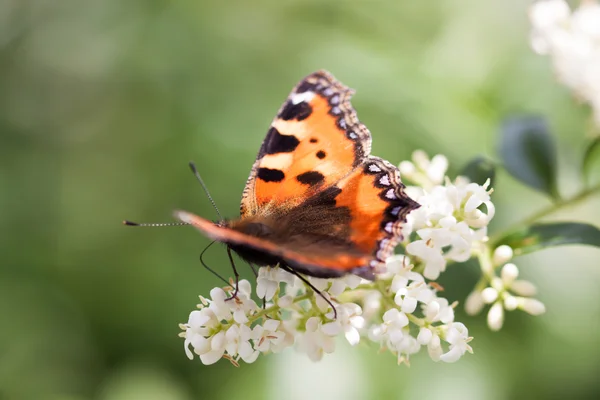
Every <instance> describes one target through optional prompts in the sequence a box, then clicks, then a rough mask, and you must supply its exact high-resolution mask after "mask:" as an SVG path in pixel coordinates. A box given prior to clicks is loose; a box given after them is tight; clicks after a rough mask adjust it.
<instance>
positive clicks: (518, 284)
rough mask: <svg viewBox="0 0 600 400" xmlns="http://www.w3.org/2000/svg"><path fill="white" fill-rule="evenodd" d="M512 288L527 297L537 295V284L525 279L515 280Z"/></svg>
mask: <svg viewBox="0 0 600 400" xmlns="http://www.w3.org/2000/svg"><path fill="white" fill-rule="evenodd" d="M510 288H511V290H512V291H513V292H515V293H516V294H518V295H520V296H525V297H531V296H535V294H536V293H537V288H536V287H535V285H534V284H533V283H531V282H529V281H524V280H518V281H514V282H513V283H512V284H511V285H510Z"/></svg>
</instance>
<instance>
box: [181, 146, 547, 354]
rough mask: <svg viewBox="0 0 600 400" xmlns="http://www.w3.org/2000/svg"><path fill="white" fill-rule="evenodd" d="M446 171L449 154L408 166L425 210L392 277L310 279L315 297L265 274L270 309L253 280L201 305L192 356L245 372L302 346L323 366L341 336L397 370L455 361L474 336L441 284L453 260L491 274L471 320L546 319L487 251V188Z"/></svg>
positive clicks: (298, 283)
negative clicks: (419, 360) (385, 355)
mask: <svg viewBox="0 0 600 400" xmlns="http://www.w3.org/2000/svg"><path fill="white" fill-rule="evenodd" d="M447 168H448V161H447V159H446V158H445V157H444V156H441V155H437V156H435V157H433V158H432V159H431V160H430V159H429V158H428V156H427V155H426V154H425V153H423V152H420V151H417V152H415V153H414V154H413V161H412V162H403V163H401V164H400V171H401V174H402V175H403V179H404V180H405V181H410V182H413V183H417V184H418V185H419V186H408V187H407V191H408V192H409V195H410V196H411V197H412V198H413V199H415V200H416V201H417V202H419V203H420V204H421V207H420V208H419V209H417V210H415V211H413V212H412V213H411V214H410V215H409V216H408V221H407V223H406V224H405V226H404V227H403V233H404V237H405V239H404V242H403V246H404V248H405V250H406V254H405V255H395V256H392V257H390V258H389V259H388V260H387V262H386V267H387V268H386V269H387V271H386V272H384V273H381V274H379V275H378V276H377V279H376V281H375V282H370V281H367V280H363V279H361V278H359V277H357V276H354V275H349V276H346V277H343V278H338V279H318V278H312V277H308V280H309V282H310V283H311V285H312V286H313V287H314V288H315V289H317V290H318V291H319V292H320V293H314V291H313V290H312V289H311V288H309V287H308V285H306V284H305V283H304V282H302V280H301V279H299V278H298V277H297V276H294V275H292V274H290V273H288V272H286V271H284V270H282V269H279V268H277V267H263V268H260V269H259V272H258V277H257V284H256V294H257V297H258V298H261V299H264V301H265V302H266V303H265V305H264V306H263V307H260V306H258V305H257V303H256V302H255V301H254V300H252V298H251V290H252V289H251V286H250V283H249V282H248V281H246V280H242V281H240V282H239V292H238V294H237V296H236V298H234V299H227V298H228V296H231V295H232V293H233V292H234V290H233V288H232V287H226V288H224V289H221V288H215V289H213V290H212V291H211V293H210V299H205V298H203V297H201V298H200V299H201V304H199V305H198V310H195V311H193V312H192V313H191V314H190V317H189V320H188V322H187V323H186V324H182V325H181V328H182V330H183V332H182V333H181V336H182V337H184V338H185V351H186V354H187V355H188V357H189V358H190V359H192V358H193V357H194V354H196V355H197V356H199V358H200V360H201V362H202V363H204V364H212V363H215V362H217V361H218V360H219V359H221V358H226V359H228V360H230V361H231V362H232V363H233V364H234V365H238V363H239V361H240V360H242V361H244V362H246V363H251V362H254V361H255V360H256V359H257V357H258V356H259V355H260V354H261V353H262V354H266V353H271V352H273V353H277V352H280V351H281V350H283V349H284V348H287V347H291V346H293V345H295V347H296V348H297V349H298V350H300V351H302V352H304V353H306V354H307V355H308V357H309V358H310V359H311V360H314V361H317V360H320V359H321V358H322V357H323V355H324V354H326V353H332V352H333V351H334V350H335V346H336V341H335V338H336V337H337V336H344V337H345V338H346V340H347V341H348V343H349V344H350V345H353V346H354V345H356V344H358V343H359V342H360V341H361V340H364V339H367V340H369V341H371V342H375V343H377V344H379V346H380V347H381V348H382V349H385V350H386V351H389V352H390V353H392V354H393V355H394V356H395V357H396V358H397V360H398V362H399V363H401V362H405V363H408V362H409V359H410V356H411V355H412V354H414V353H417V352H418V351H420V350H421V348H423V347H426V348H427V352H428V354H429V356H430V357H431V358H432V359H433V360H434V361H443V362H455V361H457V360H458V359H460V358H461V357H462V356H463V355H464V354H465V353H466V352H472V349H471V347H470V346H469V342H470V340H471V338H470V337H469V334H468V330H467V328H466V327H465V326H464V325H463V324H462V323H460V322H457V321H455V320H454V308H455V306H456V303H452V304H451V303H449V301H448V300H447V299H445V298H443V297H441V296H440V295H439V293H440V292H441V291H442V290H443V289H442V288H441V286H440V285H439V284H437V283H436V282H435V279H437V278H438V276H439V275H440V273H441V272H443V271H444V270H445V269H446V266H447V265H448V264H449V263H453V262H463V261H466V260H468V259H470V258H471V257H474V256H477V257H479V258H480V264H481V266H482V272H483V276H482V280H481V282H480V283H479V284H478V286H477V288H478V289H477V290H476V291H474V292H473V293H472V294H471V296H469V298H468V299H467V304H466V307H467V310H468V311H469V312H470V313H476V312H479V311H480V310H481V309H482V308H483V306H484V304H486V303H487V304H492V307H491V310H490V313H489V316H488V321H490V322H489V324H490V327H491V328H492V329H499V328H500V326H501V325H502V321H503V314H504V310H505V309H506V310H514V309H517V308H520V309H523V310H525V311H527V312H529V313H530V314H539V313H541V312H543V311H544V309H543V305H542V304H541V303H539V302H538V301H536V300H533V299H531V298H529V296H531V295H532V294H533V291H534V289H535V288H533V285H532V284H531V283H529V282H527V281H522V280H517V279H516V278H517V274H518V271H517V268H516V266H515V265H514V264H510V263H508V261H510V259H511V258H512V250H510V248H507V246H501V247H499V248H498V249H496V250H495V252H492V250H491V249H489V245H488V244H487V225H488V224H489V222H490V220H491V219H492V218H493V216H494V211H495V209H494V205H493V203H492V202H491V200H490V193H491V190H488V186H489V182H486V184H485V185H483V186H482V185H479V184H476V183H472V182H469V181H468V179H467V178H464V177H458V178H457V179H455V180H454V181H450V180H449V179H448V178H447V177H446V169H447ZM509 250H510V251H509ZM509 253H510V254H509ZM492 254H493V257H492ZM486 255H487V259H486V258H485V256H486ZM492 258H493V260H492ZM486 260H487V261H486ZM500 267H502V270H501V274H500V275H501V276H500V277H496V276H495V274H494V271H495V268H500ZM326 299H327V300H326ZM332 304H333V305H334V306H335V312H334V310H333V309H332V308H331V305H332ZM336 314H337V317H336V316H335V315H336Z"/></svg>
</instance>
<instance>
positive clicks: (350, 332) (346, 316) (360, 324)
mask: <svg viewBox="0 0 600 400" xmlns="http://www.w3.org/2000/svg"><path fill="white" fill-rule="evenodd" d="M337 310H338V318H337V320H336V321H334V322H333V323H335V324H339V325H340V326H341V330H342V331H343V332H344V336H345V337H346V340H347V341H348V343H350V345H351V346H355V345H357V344H358V343H359V342H360V330H361V329H363V328H364V327H365V320H364V318H363V317H362V315H361V314H362V309H361V308H360V306H359V305H358V304H354V303H345V304H341V305H340V306H339V307H337Z"/></svg>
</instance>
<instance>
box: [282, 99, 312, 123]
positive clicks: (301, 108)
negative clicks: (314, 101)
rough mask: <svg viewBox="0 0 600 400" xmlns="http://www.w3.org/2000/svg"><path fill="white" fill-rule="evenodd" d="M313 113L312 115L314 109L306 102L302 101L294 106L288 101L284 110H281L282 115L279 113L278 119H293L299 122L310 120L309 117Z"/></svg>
mask: <svg viewBox="0 0 600 400" xmlns="http://www.w3.org/2000/svg"><path fill="white" fill-rule="evenodd" d="M311 113H312V107H311V106H310V104H308V103H306V102H304V101H301V102H300V103H298V104H294V103H292V102H291V101H290V100H288V101H287V102H286V103H285V106H284V107H283V109H282V110H281V113H279V115H278V117H279V118H281V119H283V120H285V121H289V120H291V119H296V120H298V121H302V120H304V119H306V118H308V116H309V115H310V114H311Z"/></svg>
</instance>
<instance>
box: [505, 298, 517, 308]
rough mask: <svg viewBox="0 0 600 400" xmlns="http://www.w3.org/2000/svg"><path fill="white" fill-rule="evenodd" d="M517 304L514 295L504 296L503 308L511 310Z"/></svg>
mask: <svg viewBox="0 0 600 400" xmlns="http://www.w3.org/2000/svg"><path fill="white" fill-rule="evenodd" d="M518 306H519V301H518V300H517V298H516V297H515V296H506V297H505V298H504V308H505V309H506V311H513V310H515V309H516V308H517V307H518Z"/></svg>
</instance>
